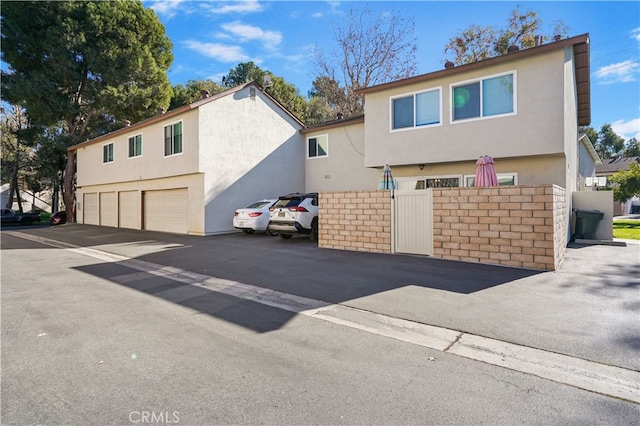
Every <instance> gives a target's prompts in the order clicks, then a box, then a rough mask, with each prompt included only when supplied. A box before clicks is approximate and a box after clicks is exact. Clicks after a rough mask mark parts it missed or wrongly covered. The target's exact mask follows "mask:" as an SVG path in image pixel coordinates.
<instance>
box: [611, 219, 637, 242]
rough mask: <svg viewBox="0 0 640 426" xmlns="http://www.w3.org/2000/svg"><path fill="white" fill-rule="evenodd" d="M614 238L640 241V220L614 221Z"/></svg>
mask: <svg viewBox="0 0 640 426" xmlns="http://www.w3.org/2000/svg"><path fill="white" fill-rule="evenodd" d="M613 238H621V239H623V240H640V220H614V221H613Z"/></svg>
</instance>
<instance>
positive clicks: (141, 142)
mask: <svg viewBox="0 0 640 426" xmlns="http://www.w3.org/2000/svg"><path fill="white" fill-rule="evenodd" d="M136 136H140V155H129V153H130V152H129V139H131V138H135V137H136ZM134 143H135V142H134ZM143 144H144V137H143V136H142V132H140V133H136V134H135V135H133V136H129V137H128V138H127V159H128V160H131V159H133V158H140V157H142V154H143V153H144V149H143V147H142V146H143Z"/></svg>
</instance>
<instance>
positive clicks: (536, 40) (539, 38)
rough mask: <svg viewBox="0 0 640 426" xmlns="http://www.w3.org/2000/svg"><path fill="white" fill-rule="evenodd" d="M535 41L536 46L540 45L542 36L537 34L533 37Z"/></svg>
mask: <svg viewBox="0 0 640 426" xmlns="http://www.w3.org/2000/svg"><path fill="white" fill-rule="evenodd" d="M533 41H534V46H540V45H541V44H542V36H541V35H537V36H535V37H533Z"/></svg>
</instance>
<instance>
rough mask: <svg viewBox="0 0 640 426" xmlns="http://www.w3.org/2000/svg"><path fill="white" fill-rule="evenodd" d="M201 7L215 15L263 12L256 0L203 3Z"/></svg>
mask: <svg viewBox="0 0 640 426" xmlns="http://www.w3.org/2000/svg"><path fill="white" fill-rule="evenodd" d="M201 7H202V8H204V9H206V10H207V11H208V12H210V13H214V14H216V15H224V14H228V13H254V12H261V11H262V10H263V7H262V4H260V2H258V1H257V0H245V1H233V2H203V3H202V4H201Z"/></svg>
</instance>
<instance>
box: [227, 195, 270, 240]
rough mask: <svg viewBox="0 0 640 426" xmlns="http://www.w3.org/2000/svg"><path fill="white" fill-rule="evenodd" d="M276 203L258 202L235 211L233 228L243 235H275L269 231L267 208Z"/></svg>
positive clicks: (268, 201)
mask: <svg viewBox="0 0 640 426" xmlns="http://www.w3.org/2000/svg"><path fill="white" fill-rule="evenodd" d="M276 201H278V200H277V199H273V200H260V201H256V202H255V203H251V204H249V205H248V206H247V207H245V208H243V209H238V210H236V212H235V213H234V215H233V227H234V228H236V229H240V230H241V231H242V232H244V233H245V234H253V233H254V232H255V231H265V232H266V233H268V234H269V235H275V233H273V232H272V231H270V230H269V208H270V207H271V206H273V205H274V204H275V202H276Z"/></svg>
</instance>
